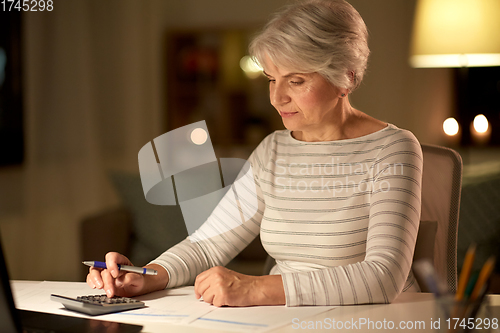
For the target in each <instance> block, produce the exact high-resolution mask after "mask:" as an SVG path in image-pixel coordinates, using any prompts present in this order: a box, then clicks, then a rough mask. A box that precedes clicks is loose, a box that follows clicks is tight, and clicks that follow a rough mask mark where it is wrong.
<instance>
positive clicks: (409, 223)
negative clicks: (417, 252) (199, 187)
mask: <svg viewBox="0 0 500 333" xmlns="http://www.w3.org/2000/svg"><path fill="white" fill-rule="evenodd" d="M249 162H250V164H251V166H252V172H253V175H251V176H250V177H252V178H253V179H252V180H251V181H252V182H255V187H254V190H253V191H255V195H256V198H257V200H255V204H256V205H257V207H252V205H253V204H252V203H249V202H243V203H242V202H239V203H238V204H239V206H240V212H241V211H242V210H243V211H244V210H245V209H246V210H247V211H251V212H253V214H252V215H251V216H247V217H248V218H245V219H244V222H243V223H242V224H240V225H237V226H235V227H233V228H231V229H230V230H228V231H225V232H221V233H217V232H214V230H227V227H226V228H225V229H224V228H220V224H221V223H224V221H225V220H226V221H227V220H228V219H231V218H237V217H235V216H227V211H228V210H227V209H225V208H224V206H225V205H226V206H227V205H234V204H235V203H234V202H231V200H230V199H228V198H224V199H223V200H222V201H221V202H220V204H219V205H218V206H217V208H216V209H215V210H214V212H213V213H212V215H211V216H210V217H209V218H208V220H207V222H205V224H204V225H202V226H201V227H200V229H198V230H197V231H196V232H195V234H193V235H192V236H190V237H188V238H187V239H186V240H184V241H183V242H181V243H179V244H178V245H176V246H174V247H173V248H171V249H169V250H168V251H166V252H165V253H163V254H162V255H161V256H160V257H158V258H157V259H156V260H154V261H153V262H154V263H157V264H160V265H162V266H163V267H164V268H165V269H166V270H167V272H168V274H169V276H170V281H169V284H168V286H167V287H175V286H180V285H185V284H189V283H193V282H194V279H195V278H196V275H198V274H199V273H201V272H202V271H204V270H206V269H208V268H210V267H213V266H217V265H226V264H227V263H228V262H229V261H230V260H231V259H232V258H234V257H235V256H236V255H237V254H238V253H239V252H240V251H241V250H242V249H243V248H244V247H245V246H246V245H248V244H249V243H250V242H251V241H252V240H253V239H254V238H255V237H256V236H257V235H258V234H259V233H260V236H261V240H262V244H263V246H264V248H265V250H266V251H267V252H268V253H269V255H270V256H272V257H273V258H275V259H276V266H275V267H274V268H273V269H272V270H271V274H280V275H281V276H282V280H283V287H284V291H285V295H286V305H287V306H298V305H343V304H363V303H388V302H391V301H392V300H393V299H394V298H395V297H396V296H397V295H398V294H399V293H400V292H401V291H404V290H409V289H413V290H415V288H418V286H416V284H415V280H414V278H413V275H412V274H411V263H412V258H413V251H414V247H415V241H416V237H417V231H418V227H419V221H420V195H421V178H422V151H421V147H420V144H419V142H418V141H417V139H416V138H415V137H414V135H413V134H412V133H410V132H408V131H406V130H402V129H399V128H397V127H396V126H394V125H391V124H389V125H388V126H387V127H386V128H384V129H382V130H380V131H377V132H375V133H372V134H369V135H366V136H363V137H360V138H355V139H347V140H338V141H329V142H303V141H298V140H296V139H294V138H293V137H292V135H291V132H290V131H288V130H283V131H277V132H274V133H272V134H270V135H269V136H268V137H267V138H266V139H264V140H263V141H262V142H261V144H260V145H259V146H258V147H257V148H256V149H255V151H254V152H253V153H252V155H251V156H250V158H249ZM242 181H243V180H242ZM247 184H248V183H247ZM242 188H243V189H248V188H249V187H248V186H240V189H239V191H240V193H241V191H242V190H241V189H242ZM249 191H250V190H249ZM241 197H243V198H244V197H245V195H240V199H239V200H240V201H245V200H244V199H241ZM237 200H238V199H237ZM241 207H243V208H241ZM245 207H246V208H245ZM240 215H241V216H243V215H245V214H240ZM247 215H248V214H247ZM207 235H210V236H207ZM190 239H191V240H190ZM193 239H197V240H198V241H196V242H193Z"/></svg>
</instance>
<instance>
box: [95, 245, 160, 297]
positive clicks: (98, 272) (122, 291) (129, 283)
mask: <svg viewBox="0 0 500 333" xmlns="http://www.w3.org/2000/svg"><path fill="white" fill-rule="evenodd" d="M118 264H120V265H129V266H133V265H132V262H130V260H129V259H128V258H127V257H125V256H124V255H121V254H119V253H116V252H109V253H107V254H106V266H107V269H100V268H95V267H90V269H89V274H88V275H87V284H88V285H89V286H90V287H92V288H93V289H103V290H104V291H105V292H106V295H107V296H108V297H113V296H115V295H116V296H125V297H132V296H138V295H142V294H146V293H148V292H152V291H155V290H161V289H164V288H165V287H166V285H167V283H168V274H167V272H166V271H165V269H164V268H163V267H161V266H159V265H148V266H145V267H148V268H153V269H155V270H157V271H158V275H157V276H149V275H148V276H147V275H143V274H138V273H130V272H125V271H120V270H119V269H118Z"/></svg>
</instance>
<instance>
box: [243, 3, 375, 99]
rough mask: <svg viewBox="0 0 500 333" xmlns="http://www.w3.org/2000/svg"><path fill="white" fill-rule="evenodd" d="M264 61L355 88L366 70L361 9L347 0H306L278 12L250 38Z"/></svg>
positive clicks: (253, 49)
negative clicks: (314, 74) (357, 9)
mask: <svg viewBox="0 0 500 333" xmlns="http://www.w3.org/2000/svg"><path fill="white" fill-rule="evenodd" d="M250 54H251V55H252V57H253V58H254V60H255V61H257V62H258V63H260V64H262V65H263V64H264V63H265V62H264V60H265V59H266V56H268V57H269V58H270V60H271V61H272V62H273V63H274V64H275V65H276V66H278V67H284V68H286V69H289V70H294V71H299V72H302V73H314V72H315V73H319V74H320V75H322V76H323V77H324V78H325V79H326V80H328V81H330V83H332V84H333V85H335V86H337V87H339V88H345V89H349V91H353V90H354V89H356V88H357V87H358V86H359V84H360V83H361V80H362V79H363V75H364V73H365V70H366V66H367V62H368V55H369V54H370V50H369V48H368V32H367V29H366V25H365V22H364V21H363V19H362V18H361V16H360V15H359V13H358V12H357V11H356V9H354V7H352V6H351V5H350V4H349V3H348V2H346V1H344V0H305V1H301V2H298V3H296V4H293V5H290V6H286V7H285V8H284V9H283V10H282V11H280V12H278V13H277V14H275V15H274V17H273V18H272V19H271V20H270V21H269V22H268V23H267V25H266V26H265V27H264V29H263V30H262V32H260V33H259V34H258V35H257V36H256V37H255V38H254V39H253V41H252V42H251V43H250Z"/></svg>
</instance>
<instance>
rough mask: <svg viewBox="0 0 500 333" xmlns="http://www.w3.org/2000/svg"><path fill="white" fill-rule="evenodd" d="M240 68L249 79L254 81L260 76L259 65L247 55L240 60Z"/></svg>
mask: <svg viewBox="0 0 500 333" xmlns="http://www.w3.org/2000/svg"><path fill="white" fill-rule="evenodd" d="M240 67H241V69H242V70H243V72H245V74H246V75H247V76H248V77H249V78H251V79H254V78H256V77H258V76H259V75H261V74H262V67H260V66H259V64H257V63H256V62H255V61H254V60H253V59H252V57H250V56H248V55H247V56H244V57H243V58H241V60H240Z"/></svg>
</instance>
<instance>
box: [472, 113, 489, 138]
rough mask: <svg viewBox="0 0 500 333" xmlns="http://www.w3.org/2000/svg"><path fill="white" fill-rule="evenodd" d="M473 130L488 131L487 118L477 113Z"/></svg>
mask: <svg viewBox="0 0 500 333" xmlns="http://www.w3.org/2000/svg"><path fill="white" fill-rule="evenodd" d="M474 130H475V131H476V132H478V133H486V131H488V119H486V117H485V116H484V115H482V114H478V115H477V116H476V117H475V118H474Z"/></svg>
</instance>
